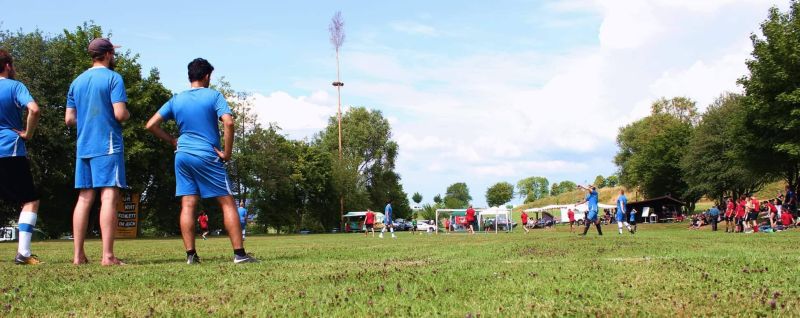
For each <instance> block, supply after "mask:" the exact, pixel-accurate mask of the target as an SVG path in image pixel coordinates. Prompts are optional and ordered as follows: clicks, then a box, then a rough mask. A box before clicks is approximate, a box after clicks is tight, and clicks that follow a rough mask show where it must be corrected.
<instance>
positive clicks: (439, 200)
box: [433, 194, 444, 204]
mask: <svg viewBox="0 0 800 318" xmlns="http://www.w3.org/2000/svg"><path fill="white" fill-rule="evenodd" d="M442 202H444V201H443V200H442V195H441V194H437V195H436V196H434V197H433V203H436V204H442Z"/></svg>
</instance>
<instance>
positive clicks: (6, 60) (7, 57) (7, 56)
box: [0, 49, 14, 72]
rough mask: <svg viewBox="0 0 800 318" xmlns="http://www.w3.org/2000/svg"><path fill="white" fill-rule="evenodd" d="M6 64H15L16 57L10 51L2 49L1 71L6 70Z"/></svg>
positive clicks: (0, 52) (0, 50)
mask: <svg viewBox="0 0 800 318" xmlns="http://www.w3.org/2000/svg"><path fill="white" fill-rule="evenodd" d="M6 64H11V65H14V59H13V58H12V57H11V53H8V51H6V50H3V49H0V72H3V71H5V70H6Z"/></svg>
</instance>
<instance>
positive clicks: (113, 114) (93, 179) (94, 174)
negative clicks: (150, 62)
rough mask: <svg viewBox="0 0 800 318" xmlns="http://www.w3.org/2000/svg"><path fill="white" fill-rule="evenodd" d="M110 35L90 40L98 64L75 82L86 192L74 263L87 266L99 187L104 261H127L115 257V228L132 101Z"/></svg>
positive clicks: (71, 96) (70, 102)
mask: <svg viewBox="0 0 800 318" xmlns="http://www.w3.org/2000/svg"><path fill="white" fill-rule="evenodd" d="M115 48H117V46H114V45H113V44H111V41H109V40H108V39H102V38H97V39H94V40H92V42H91V43H89V55H91V57H92V67H91V68H90V69H88V70H86V71H84V72H83V73H81V75H78V77H77V78H75V80H74V81H73V82H72V84H71V85H70V86H69V92H68V93H67V111H66V114H65V116H64V121H65V122H66V124H67V126H77V133H78V142H77V143H76V144H77V147H76V148H77V149H76V160H75V188H76V189H79V190H80V194H79V195H78V202H77V203H76V204H75V211H74V212H73V214H72V229H73V236H74V241H73V242H74V246H75V253H74V257H73V263H74V264H76V265H78V264H85V263H88V262H89V260H88V259H87V258H86V253H85V251H84V249H83V242H84V240H85V239H86V230H87V227H88V222H89V210H90V209H91V207H92V204H93V203H94V199H95V195H96V192H97V191H96V190H99V192H100V202H101V204H100V231H101V233H102V241H103V257H102V260H101V261H100V263H101V264H102V265H104V266H106V265H124V264H123V263H122V262H121V261H120V260H119V259H117V258H116V256H114V232H115V230H116V225H117V211H116V208H117V203H118V202H119V200H120V194H119V189H120V188H127V187H128V186H127V183H126V182H125V159H124V146H123V141H122V122H123V121H126V120H128V118H129V117H130V113H128V109H127V107H126V104H127V102H128V97H127V95H126V94H125V83H124V82H123V81H122V76H121V75H119V73H117V72H114V65H115V63H114V49H115Z"/></svg>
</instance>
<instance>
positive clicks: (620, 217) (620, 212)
mask: <svg viewBox="0 0 800 318" xmlns="http://www.w3.org/2000/svg"><path fill="white" fill-rule="evenodd" d="M627 206H628V198H627V197H625V195H624V194H621V195H620V196H619V197H617V221H620V222H622V221H624V220H625V212H626V211H627V210H626V209H627Z"/></svg>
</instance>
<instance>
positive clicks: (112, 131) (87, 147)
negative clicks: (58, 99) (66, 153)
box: [67, 67, 128, 158]
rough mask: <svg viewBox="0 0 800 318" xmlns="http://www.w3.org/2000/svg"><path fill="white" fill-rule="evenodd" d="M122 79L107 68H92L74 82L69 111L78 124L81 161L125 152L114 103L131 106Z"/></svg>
mask: <svg viewBox="0 0 800 318" xmlns="http://www.w3.org/2000/svg"><path fill="white" fill-rule="evenodd" d="M127 102H128V96H127V95H126V93H125V83H124V82H123V81H122V76H121V75H119V73H117V72H114V71H112V70H110V69H108V68H106V67H92V68H90V69H88V70H86V71H85V72H83V73H82V74H81V75H78V77H77V78H76V79H75V80H74V81H72V84H71V85H70V86H69V92H68V93H67V108H74V109H75V110H76V112H77V121H78V144H77V156H78V158H93V157H99V156H104V155H110V154H115V153H122V152H123V150H124V146H123V144H122V125H121V124H120V123H119V122H118V121H117V119H116V118H115V117H114V106H113V105H114V104H115V103H127Z"/></svg>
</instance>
